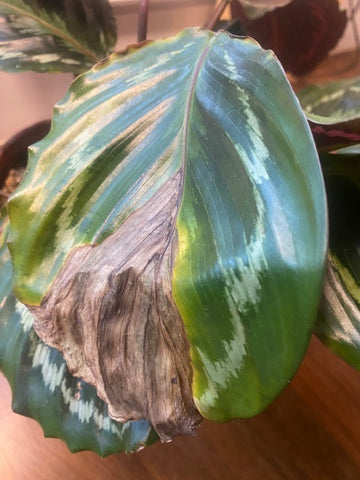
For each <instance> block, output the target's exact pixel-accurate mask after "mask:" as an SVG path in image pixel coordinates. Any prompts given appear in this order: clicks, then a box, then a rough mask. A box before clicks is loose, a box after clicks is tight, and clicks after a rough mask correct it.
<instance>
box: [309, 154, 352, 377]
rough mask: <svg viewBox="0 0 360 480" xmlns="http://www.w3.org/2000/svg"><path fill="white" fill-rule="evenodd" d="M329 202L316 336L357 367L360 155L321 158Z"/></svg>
mask: <svg viewBox="0 0 360 480" xmlns="http://www.w3.org/2000/svg"><path fill="white" fill-rule="evenodd" d="M322 164H323V170H324V176H325V181H326V190H327V197H328V204H329V218H330V238H329V247H330V253H329V259H328V266H327V271H326V276H325V283H324V293H323V297H322V300H321V306H320V314H319V318H318V321H317V324H316V330H315V332H316V334H317V335H318V337H319V338H320V339H321V340H322V341H323V342H324V343H325V344H326V345H327V346H328V347H329V348H330V349H331V350H333V351H334V352H335V353H336V354H337V355H339V356H340V357H342V358H343V359H344V360H346V361H347V362H348V363H350V364H351V365H353V366H354V367H355V368H357V369H360V249H359V245H360V243H359V242H360V225H359V214H358V209H359V205H360V156H355V155H345V156H340V155H334V154H332V155H326V156H323V158H322Z"/></svg>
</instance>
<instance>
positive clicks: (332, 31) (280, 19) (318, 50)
mask: <svg viewBox="0 0 360 480" xmlns="http://www.w3.org/2000/svg"><path fill="white" fill-rule="evenodd" d="M346 23H347V17H346V12H345V10H343V9H341V7H340V4H339V1H338V0H293V1H292V2H291V3H290V4H289V5H287V6H285V7H282V8H277V9H276V10H274V11H272V12H268V13H267V14H266V15H264V16H263V17H261V18H258V19H256V20H253V21H249V22H248V23H247V25H246V26H245V29H246V33H247V34H248V35H250V36H252V37H254V38H255V39H256V40H257V41H258V42H259V43H260V44H261V46H262V47H264V48H271V49H272V50H274V52H275V53H276V55H277V56H278V57H279V59H280V61H281V62H282V64H283V66H284V68H285V70H287V71H289V72H292V73H293V74H295V75H303V74H305V73H307V72H309V71H311V70H312V69H313V68H314V67H315V66H316V65H317V64H318V63H319V62H320V61H321V60H323V59H324V58H325V57H326V55H327V54H328V52H329V50H331V49H332V48H334V47H335V45H336V44H337V42H338V40H339V39H340V38H341V37H342V35H343V33H344V30H345V26H346Z"/></svg>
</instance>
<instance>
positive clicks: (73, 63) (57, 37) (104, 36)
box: [0, 0, 116, 72]
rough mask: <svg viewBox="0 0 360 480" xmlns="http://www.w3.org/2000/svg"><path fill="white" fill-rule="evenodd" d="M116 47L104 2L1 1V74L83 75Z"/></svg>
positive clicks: (88, 0) (106, 4)
mask: <svg viewBox="0 0 360 480" xmlns="http://www.w3.org/2000/svg"><path fill="white" fill-rule="evenodd" d="M115 42H116V25H115V20H114V18H113V16H112V10H111V6H110V4H109V1H108V0H101V1H100V0H73V1H71V2H69V1H67V0H57V1H56V2H54V1H52V2H48V1H46V0H0V69H1V70H6V71H10V72H18V71H23V70H34V71H36V72H81V71H84V70H87V69H88V68H90V67H91V66H92V65H93V64H94V63H96V62H97V61H99V60H101V59H103V58H104V57H106V56H108V55H109V54H110V53H111V52H112V50H113V48H114V45H115Z"/></svg>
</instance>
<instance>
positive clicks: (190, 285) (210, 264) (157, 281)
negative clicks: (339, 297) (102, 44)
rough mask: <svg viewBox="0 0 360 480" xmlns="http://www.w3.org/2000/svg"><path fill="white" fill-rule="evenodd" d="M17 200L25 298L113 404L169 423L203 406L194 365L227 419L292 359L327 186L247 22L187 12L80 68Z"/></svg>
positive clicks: (15, 226)
mask: <svg viewBox="0 0 360 480" xmlns="http://www.w3.org/2000/svg"><path fill="white" fill-rule="evenodd" d="M9 211H10V217H11V242H10V248H11V252H12V256H13V264H14V269H15V273H14V279H15V291H16V294H17V296H18V298H19V299H20V300H21V301H22V302H24V303H26V304H28V305H30V306H31V307H30V308H31V309H32V311H33V312H34V315H35V316H36V318H37V320H36V328H37V331H38V332H39V334H40V335H42V337H43V338H45V339H46V341H47V342H49V343H51V344H55V345H58V346H59V348H62V349H63V350H64V351H71V352H72V353H73V356H72V357H70V356H69V355H67V361H70V362H71V364H72V368H73V370H74V371H75V372H76V371H81V372H82V375H83V378H85V379H91V380H92V382H93V383H94V384H96V385H97V388H98V391H100V392H101V395H102V397H103V398H106V399H107V401H109V405H110V406H109V408H110V409H111V412H112V413H111V414H112V415H113V416H114V417H115V418H117V417H121V418H123V417H124V416H126V415H130V413H129V412H131V415H132V416H133V418H135V416H139V417H140V416H143V417H146V418H149V419H150V421H151V423H152V424H153V425H154V426H155V428H156V430H157V432H158V433H159V434H160V435H161V437H162V438H163V439H164V440H167V439H169V438H171V436H173V435H174V434H177V433H182V432H185V433H189V432H193V428H194V426H196V424H197V422H198V419H197V417H196V414H195V412H194V410H193V407H192V404H191V399H189V398H188V387H187V384H188V383H190V386H192V392H193V396H194V401H195V404H196V407H197V408H198V409H199V411H200V413H201V414H202V415H203V416H205V417H208V418H212V419H216V420H221V421H223V420H228V419H230V418H233V417H238V416H242V417H243V416H244V417H247V416H250V415H254V414H256V413H258V412H259V411H261V410H262V409H263V408H265V407H266V406H267V405H268V404H269V403H270V402H271V401H272V400H273V398H274V397H275V396H276V395H278V393H279V392H280V391H281V390H282V389H283V388H284V387H285V386H286V384H287V383H288V381H289V380H290V379H291V378H292V376H293V375H294V373H295V371H296V369H297V367H298V365H299V363H300V361H301V359H302V357H303V355H304V352H305V350H306V347H307V344H308V340H309V337H310V334H311V331H312V328H313V323H314V320H315V316H316V311H317V306H318V302H319V298H320V294H321V284H322V274H323V266H324V261H325V252H326V236H327V224H326V206H325V195H324V189H323V183H322V176H321V172H320V168H319V164H318V159H317V154H316V150H315V147H314V143H313V140H312V136H311V133H310V130H309V128H308V125H307V122H306V119H305V117H304V115H303V113H302V111H301V109H300V107H299V104H298V101H297V99H296V98H295V96H294V94H293V92H292V90H291V87H290V85H289V83H288V81H287V79H286V77H285V75H284V72H283V70H282V68H281V66H280V65H279V63H278V62H277V61H276V59H275V57H274V55H273V54H272V53H271V52H269V51H264V50H262V49H261V48H260V47H259V46H258V45H257V44H256V43H255V42H253V41H252V40H250V39H245V40H240V39H235V38H231V37H230V36H229V35H227V34H225V33H219V34H213V33H211V32H206V31H201V30H186V31H184V32H182V33H181V34H179V35H178V36H177V37H174V38H170V39H165V40H161V41H158V42H154V43H150V44H147V45H145V46H143V47H141V48H138V49H132V50H130V51H128V52H127V53H126V54H124V55H121V56H112V57H111V59H110V60H109V61H108V62H107V63H106V64H102V65H97V66H95V67H94V68H93V69H92V70H91V71H90V72H88V73H86V74H84V75H82V76H80V77H79V78H77V79H76V80H75V81H74V82H73V84H72V85H71V87H70V90H69V91H68V93H67V95H66V96H65V98H64V99H63V100H62V101H61V102H60V103H59V104H58V105H57V106H56V108H55V112H54V118H53V126H52V130H51V131H50V133H49V135H48V136H47V137H46V138H45V139H43V140H42V141H41V142H39V143H38V144H36V145H35V146H33V147H32V149H31V154H30V164H29V169H28V173H27V176H26V177H25V179H24V181H23V183H22V185H21V186H20V188H19V189H18V190H17V192H16V193H15V195H14V196H13V198H12V199H11V201H10V203H9ZM55 311H56V312H57V313H55ZM90 318H91V319H92V320H91V322H90V321H89V319H90ZM58 322H60V323H61V325H62V327H60V326H59V325H60V324H59V323H58ZM49 325H52V326H53V327H51V329H50V328H47V326H49ZM59 328H60V330H61V329H63V332H65V331H66V334H65V333H64V335H59V334H58V332H59ZM50 330H51V332H50V333H49V331H50ZM64 337H66V338H64ZM93 339H95V340H93ZM188 345H189V347H188ZM188 348H190V351H189V352H188ZM65 356H66V354H65ZM74 357H76V358H77V359H78V362H75V361H74ZM115 359H116V360H115ZM89 363H91V365H92V367H91V371H90V369H89ZM189 365H190V366H189ZM94 372H95V373H94ZM189 372H190V373H189ZM94 377H95V378H94ZM181 389H183V390H181ZM179 391H180V393H179ZM178 395H180V399H179V396H178ZM173 405H177V406H178V407H176V408H174V407H173ZM174 410H175V411H174ZM184 410H185V411H184ZM164 412H165V413H164ZM179 412H180V413H179Z"/></svg>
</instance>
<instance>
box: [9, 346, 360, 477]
mask: <svg viewBox="0 0 360 480" xmlns="http://www.w3.org/2000/svg"><path fill="white" fill-rule="evenodd" d="M0 392H1V396H0V422H1V423H0V479H1V480H64V479H65V480H87V479H89V480H90V479H91V480H97V479H99V480H102V479H104V480H115V479H117V480H155V479H156V480H202V479H204V480H214V479H217V480H235V479H236V480H237V479H239V480H290V479H291V480H306V479H314V480H358V479H360V373H358V372H356V371H355V370H353V369H352V368H351V367H349V366H348V365H347V364H345V363H344V362H343V361H342V360H340V359H338V358H336V357H335V356H334V355H332V354H331V353H330V352H328V351H327V350H326V349H325V348H324V347H323V346H322V344H321V343H320V342H319V341H318V340H317V339H315V338H314V339H313V340H312V342H311V344H310V348H309V350H308V353H307V355H306V358H305V361H304V362H303V364H302V366H301V368H300V370H299V372H298V374H297V375H296V377H295V379H294V380H293V382H292V383H291V384H290V385H289V386H288V387H287V388H286V390H285V391H284V392H283V393H282V394H281V395H280V397H278V399H277V400H276V401H275V402H274V403H273V404H272V405H271V407H270V408H268V410H267V411H265V412H263V413H262V414H261V415H259V416H258V417H255V418H252V419H249V420H236V421H233V422H230V423H227V424H215V423H212V422H204V423H203V425H202V427H201V428H200V430H199V433H198V434H197V435H196V436H194V437H186V438H185V437H182V438H177V439H175V440H174V442H172V443H171V444H161V443H157V444H155V445H153V446H151V447H148V448H147V449H145V450H143V451H141V452H139V453H136V454H132V455H125V454H118V455H112V456H110V457H107V458H105V459H101V458H99V457H97V456H96V455H95V454H92V453H89V452H83V453H77V454H71V453H70V452H69V451H68V450H67V447H66V446H65V445H64V444H63V443H62V441H60V440H55V439H45V438H44V437H43V435H42V431H41V429H40V427H39V426H38V425H37V423H35V421H33V420H31V419H27V418H25V417H21V416H19V415H16V414H14V413H12V412H11V410H10V402H11V400H10V390H9V387H8V385H7V382H6V380H5V379H4V377H2V376H0Z"/></svg>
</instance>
